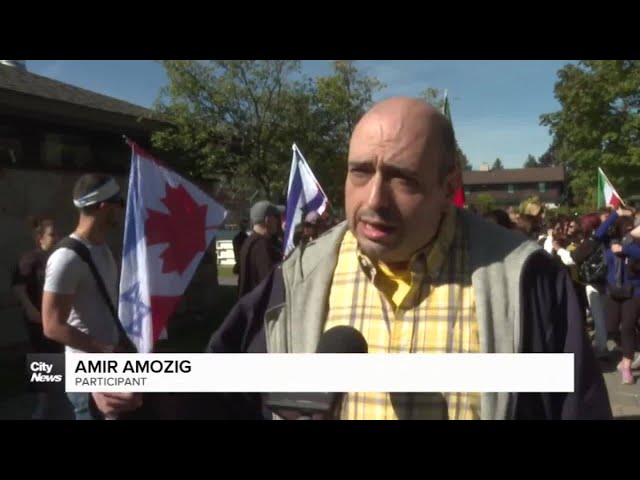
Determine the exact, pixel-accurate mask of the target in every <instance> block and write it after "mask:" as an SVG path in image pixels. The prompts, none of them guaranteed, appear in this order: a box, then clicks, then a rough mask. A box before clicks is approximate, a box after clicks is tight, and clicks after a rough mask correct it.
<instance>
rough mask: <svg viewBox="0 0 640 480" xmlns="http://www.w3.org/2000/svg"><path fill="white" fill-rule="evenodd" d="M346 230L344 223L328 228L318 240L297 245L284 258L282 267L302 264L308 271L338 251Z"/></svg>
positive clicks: (345, 223)
mask: <svg viewBox="0 0 640 480" xmlns="http://www.w3.org/2000/svg"><path fill="white" fill-rule="evenodd" d="M347 230H348V226H347V222H346V221H344V222H342V223H339V224H338V225H336V226H334V227H332V228H330V229H329V230H327V231H326V232H324V233H323V234H322V235H320V236H319V237H318V238H316V239H314V240H311V241H310V242H308V243H306V244H304V245H299V246H298V247H296V248H295V249H293V250H292V251H291V253H289V255H288V256H287V257H286V258H285V260H284V262H283V266H284V267H285V268H286V267H288V266H290V265H292V264H295V263H303V264H305V265H306V267H307V270H308V269H309V268H310V267H312V266H313V264H315V263H318V262H321V261H324V260H325V259H326V256H327V255H331V254H335V253H336V252H337V251H338V249H339V246H340V242H341V241H342V239H343V238H344V235H345V233H346V232H347Z"/></svg>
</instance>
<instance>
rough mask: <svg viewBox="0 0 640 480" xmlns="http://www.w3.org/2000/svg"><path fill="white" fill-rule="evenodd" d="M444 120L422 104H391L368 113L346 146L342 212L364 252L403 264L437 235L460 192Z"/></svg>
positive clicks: (449, 130) (396, 99) (400, 99)
mask: <svg viewBox="0 0 640 480" xmlns="http://www.w3.org/2000/svg"><path fill="white" fill-rule="evenodd" d="M456 163H457V162H456V142H455V137H454V134H453V129H452V126H451V124H450V122H449V121H448V120H447V118H446V117H445V116H444V115H442V114H441V113H440V112H439V111H438V110H437V109H436V108H434V107H433V106H432V105H430V104H429V103H427V102H425V101H424V100H420V99H416V98H406V97H394V98H390V99H388V100H385V101H382V102H380V103H378V104H376V105H375V106H373V108H371V110H369V111H368V112H367V113H366V114H365V115H364V116H363V117H362V118H361V119H360V121H359V122H358V124H357V125H356V127H355V128H354V131H353V134H352V136H351V142H350V144H349V173H348V175H347V181H346V185H345V209H346V213H347V221H348V222H349V226H350V228H351V230H352V232H354V234H355V235H356V237H357V239H358V243H359V245H360V248H361V249H362V251H363V252H364V253H365V254H367V255H369V256H371V257H373V258H375V259H379V260H382V261H387V262H403V261H407V260H409V258H410V257H411V256H412V255H413V254H414V253H415V252H416V251H417V250H419V249H420V248H421V247H423V246H424V245H426V244H427V243H428V242H429V241H430V240H431V239H432V238H433V236H434V235H435V234H436V232H437V230H438V226H439V224H440V220H441V218H442V214H443V213H444V212H445V211H446V210H447V209H448V208H449V207H450V206H451V203H452V198H453V194H454V192H455V190H456V188H457V186H458V185H459V183H460V182H459V170H458V169H456Z"/></svg>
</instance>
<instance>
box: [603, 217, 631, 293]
mask: <svg viewBox="0 0 640 480" xmlns="http://www.w3.org/2000/svg"><path fill="white" fill-rule="evenodd" d="M618 218H620V217H619V215H618V213H617V212H612V213H611V214H610V215H609V216H608V217H607V219H606V220H605V221H604V222H603V223H602V225H600V226H599V227H598V229H597V230H596V231H595V233H594V238H596V239H597V240H599V241H600V242H602V243H603V244H604V246H605V260H606V262H607V283H608V284H609V285H616V284H618V282H619V284H620V285H632V286H633V287H634V295H635V296H640V275H639V274H638V273H637V271H634V270H632V269H630V268H629V267H630V263H632V262H634V261H636V260H638V259H640V245H638V244H637V243H636V242H635V241H629V242H625V243H624V244H623V245H624V246H623V249H622V254H620V255H616V254H615V253H613V252H612V251H611V245H612V240H613V239H612V238H611V236H610V235H609V232H610V229H611V227H612V226H613V225H614V224H615V223H616V221H617V220H618ZM618 274H619V275H620V278H618Z"/></svg>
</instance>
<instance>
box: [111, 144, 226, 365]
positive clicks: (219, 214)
mask: <svg viewBox="0 0 640 480" xmlns="http://www.w3.org/2000/svg"><path fill="white" fill-rule="evenodd" d="M129 145H130V146H131V150H132V159H131V173H130V177H129V192H128V195H127V208H126V213H125V227H124V244H123V252H122V272H121V274H120V299H119V305H118V316H119V317H120V322H121V323H122V326H123V327H124V330H125V331H126V332H127V335H128V337H129V338H130V339H131V341H132V342H133V343H134V345H135V346H136V347H137V349H138V352H140V353H149V352H151V351H152V350H153V346H154V345H155V342H156V341H157V340H158V339H159V338H160V337H161V335H163V333H165V331H166V328H167V323H168V321H169V318H170V317H171V315H172V314H173V313H174V312H175V310H176V307H177V306H178V304H179V303H180V300H181V299H182V296H183V294H184V292H185V290H186V288H187V286H188V285H189V282H190V281H191V279H192V278H193V275H194V273H195V271H196V268H197V267H198V264H199V263H200V261H201V260H202V258H203V256H204V254H205V251H206V250H207V248H209V245H210V243H211V241H212V240H213V238H214V236H215V230H216V229H218V228H219V227H220V226H221V225H222V224H223V222H224V220H225V218H226V216H227V211H226V210H225V209H224V208H223V207H222V206H221V205H219V204H218V203H216V202H215V201H214V200H213V199H211V198H210V197H209V196H208V195H207V194H205V193H204V192H203V191H202V190H200V189H199V188H198V187H196V186H195V185H194V184H192V183H191V182H188V181H187V180H185V179H184V178H182V177H181V176H179V175H178V174H176V173H175V172H173V171H171V170H169V169H168V168H166V167H165V166H163V165H161V164H160V162H158V161H157V160H156V159H154V158H153V157H152V156H151V155H149V154H148V153H147V152H145V151H144V150H142V149H141V148H140V147H139V146H138V145H136V144H135V143H133V142H131V141H129Z"/></svg>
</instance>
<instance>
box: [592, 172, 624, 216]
mask: <svg viewBox="0 0 640 480" xmlns="http://www.w3.org/2000/svg"><path fill="white" fill-rule="evenodd" d="M620 205H624V202H623V201H622V198H620V195H618V192H616V189H615V188H613V185H611V182H610V181H609V179H608V178H607V176H606V175H605V174H604V172H603V171H602V169H601V168H600V167H598V208H602V207H613V208H618V207H619V206H620Z"/></svg>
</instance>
